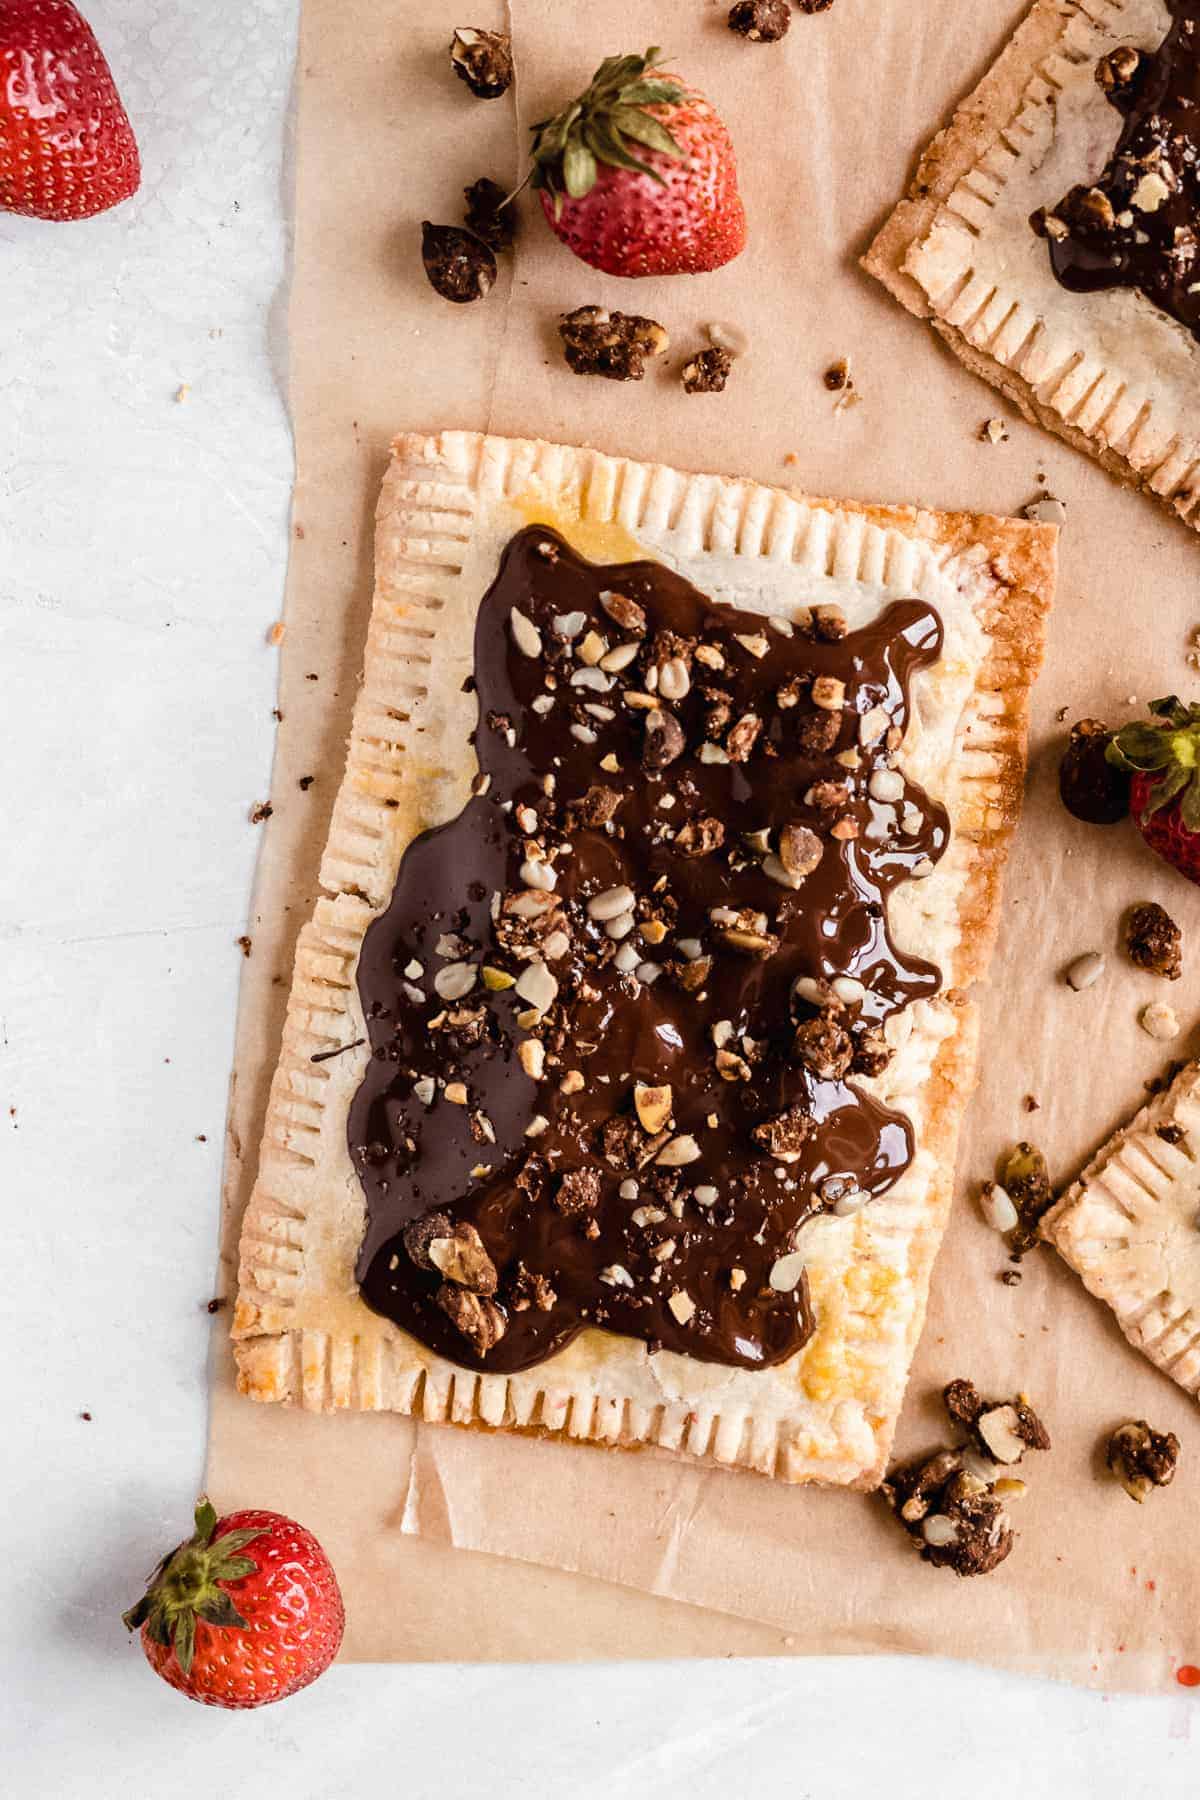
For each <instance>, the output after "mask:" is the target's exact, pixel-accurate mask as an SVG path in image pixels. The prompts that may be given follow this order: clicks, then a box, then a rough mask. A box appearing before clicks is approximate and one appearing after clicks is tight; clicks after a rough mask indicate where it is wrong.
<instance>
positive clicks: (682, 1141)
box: [654, 1132, 700, 1169]
mask: <svg viewBox="0 0 1200 1800" xmlns="http://www.w3.org/2000/svg"><path fill="white" fill-rule="evenodd" d="M699 1158H700V1146H699V1144H698V1143H697V1142H696V1140H695V1138H694V1137H692V1136H691V1134H690V1133H689V1132H685V1133H683V1135H682V1136H680V1137H673V1138H672V1139H671V1141H670V1143H668V1144H664V1146H663V1148H662V1149H661V1150H660V1151H659V1153H658V1155H657V1156H656V1157H655V1159H654V1160H655V1162H656V1163H657V1164H658V1165H659V1167H660V1168H664V1169H682V1168H683V1167H685V1165H686V1164H688V1163H694V1162H698V1161H699Z"/></svg>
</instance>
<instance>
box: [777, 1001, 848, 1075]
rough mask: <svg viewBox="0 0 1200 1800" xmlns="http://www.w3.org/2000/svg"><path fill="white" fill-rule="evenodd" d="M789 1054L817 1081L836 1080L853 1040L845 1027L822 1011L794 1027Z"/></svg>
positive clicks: (846, 1061)
mask: <svg viewBox="0 0 1200 1800" xmlns="http://www.w3.org/2000/svg"><path fill="white" fill-rule="evenodd" d="M792 1055H793V1056H794V1057H795V1058H796V1060H797V1062H802V1063H804V1064H805V1066H806V1067H807V1068H810V1069H811V1070H812V1072H813V1074H814V1075H816V1076H817V1077H818V1079H819V1080H821V1081H838V1080H840V1079H841V1077H842V1076H843V1075H844V1074H845V1073H846V1071H847V1070H848V1069H849V1067H850V1063H851V1059H852V1057H853V1055H854V1044H853V1041H852V1040H851V1037H850V1034H849V1032H848V1031H843V1029H842V1027H841V1026H840V1025H839V1024H838V1023H837V1022H836V1020H834V1019H832V1018H830V1017H829V1016H828V1014H826V1013H820V1014H818V1016H817V1017H816V1018H815V1019H806V1020H805V1021H804V1022H803V1024H801V1025H798V1026H797V1027H796V1035H795V1037H794V1038H793V1039H792Z"/></svg>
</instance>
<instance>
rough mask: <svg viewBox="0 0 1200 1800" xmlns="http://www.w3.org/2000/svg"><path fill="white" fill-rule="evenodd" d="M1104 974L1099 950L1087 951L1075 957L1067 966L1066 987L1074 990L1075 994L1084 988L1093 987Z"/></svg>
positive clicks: (1081, 991) (1102, 959)
mask: <svg viewBox="0 0 1200 1800" xmlns="http://www.w3.org/2000/svg"><path fill="white" fill-rule="evenodd" d="M1103 973H1104V957H1103V955H1102V954H1101V952H1100V951H1099V950H1088V951H1086V952H1085V954H1084V955H1083V956H1077V957H1076V958H1075V961H1074V962H1073V963H1069V964H1068V965H1067V972H1066V982H1067V986H1068V987H1071V988H1074V990H1075V992H1076V993H1077V994H1081V993H1083V991H1084V989H1085V988H1090V987H1093V986H1094V985H1095V984H1096V982H1097V981H1099V979H1100V977H1101V976H1102V975H1103Z"/></svg>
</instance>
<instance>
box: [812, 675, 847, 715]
mask: <svg viewBox="0 0 1200 1800" xmlns="http://www.w3.org/2000/svg"><path fill="white" fill-rule="evenodd" d="M812 701H813V705H814V706H819V707H820V708H821V710H822V712H840V711H841V709H842V707H843V706H844V704H845V701H846V684H845V682H844V681H839V680H838V678H837V676H836V675H818V676H817V679H816V680H815V681H814V682H813V684H812Z"/></svg>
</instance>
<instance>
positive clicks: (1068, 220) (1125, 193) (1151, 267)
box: [1034, 0, 1200, 337]
mask: <svg viewBox="0 0 1200 1800" xmlns="http://www.w3.org/2000/svg"><path fill="white" fill-rule="evenodd" d="M1168 4H1169V9H1170V13H1171V20H1172V22H1171V29H1170V30H1169V32H1168V33H1167V35H1166V37H1165V38H1164V39H1163V42H1162V44H1161V45H1160V46H1159V48H1158V49H1157V50H1155V51H1145V50H1143V51H1138V50H1135V49H1132V48H1131V47H1124V46H1123V47H1122V48H1121V49H1119V50H1116V51H1113V52H1111V53H1110V55H1109V56H1108V57H1106V58H1104V59H1103V60H1102V62H1101V63H1100V65H1099V67H1098V71H1097V74H1098V78H1099V79H1100V80H1101V85H1102V86H1103V87H1104V88H1105V90H1106V92H1107V95H1108V99H1109V100H1110V102H1111V103H1112V105H1114V106H1115V107H1117V109H1118V110H1119V111H1120V112H1121V113H1122V114H1123V115H1124V118H1125V124H1124V127H1123V128H1122V131H1121V135H1120V138H1119V139H1118V141H1117V147H1116V149H1115V151H1114V152H1113V155H1112V157H1111V159H1110V160H1109V162H1108V163H1107V165H1106V166H1105V169H1104V172H1103V174H1102V175H1101V177H1100V179H1099V181H1098V182H1097V184H1096V186H1095V187H1094V188H1087V187H1076V188H1073V189H1072V190H1071V192H1070V193H1069V194H1068V195H1067V196H1066V198H1065V199H1064V200H1062V201H1061V202H1060V203H1059V205H1058V206H1057V207H1056V208H1055V209H1054V210H1053V212H1051V213H1049V214H1048V215H1039V214H1035V215H1034V226H1035V229H1037V230H1039V231H1042V232H1044V233H1045V235H1047V236H1048V238H1049V240H1050V261H1051V265H1052V267H1053V269H1054V273H1055V275H1056V276H1057V278H1058V280H1059V281H1060V282H1061V283H1062V285H1063V286H1064V287H1066V288H1070V289H1072V290H1073V291H1074V292H1076V293H1091V292H1093V291H1095V290H1096V289H1100V288H1111V287H1133V288H1140V289H1141V291H1142V293H1143V294H1145V296H1146V298H1147V299H1148V300H1152V301H1153V302H1154V304H1155V306H1158V307H1161V309H1162V310H1163V311H1164V312H1166V313H1169V314H1170V315H1171V317H1172V318H1173V319H1177V320H1178V321H1179V323H1180V324H1181V325H1184V326H1186V327H1187V329H1188V330H1189V331H1190V332H1191V333H1192V335H1193V336H1194V337H1200V286H1198V285H1197V284H1198V283H1200V260H1198V258H1197V249H1198V240H1197V232H1196V215H1197V207H1198V203H1200V0H1168Z"/></svg>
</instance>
